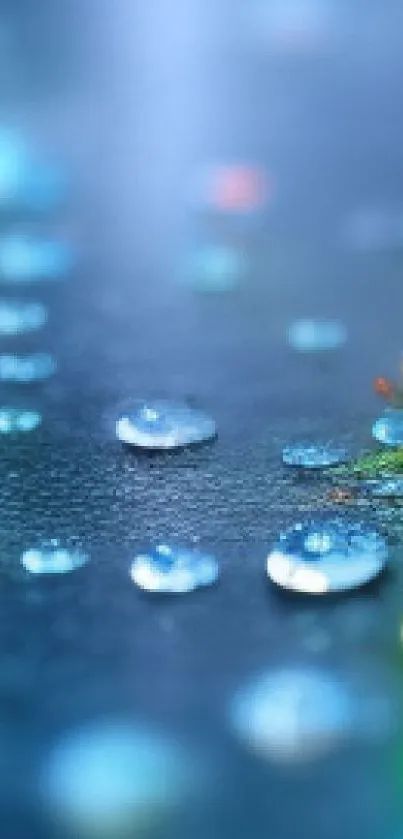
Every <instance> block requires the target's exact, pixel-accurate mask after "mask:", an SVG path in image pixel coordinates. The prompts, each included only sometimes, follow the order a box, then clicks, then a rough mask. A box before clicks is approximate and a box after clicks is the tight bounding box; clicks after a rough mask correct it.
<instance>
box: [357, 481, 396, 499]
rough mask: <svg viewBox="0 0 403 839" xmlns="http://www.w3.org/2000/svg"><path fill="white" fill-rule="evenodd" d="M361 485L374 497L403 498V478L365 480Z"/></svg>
mask: <svg viewBox="0 0 403 839" xmlns="http://www.w3.org/2000/svg"><path fill="white" fill-rule="evenodd" d="M360 486H361V487H362V488H363V489H364V490H366V491H367V492H369V493H370V494H371V495H373V496H374V498H403V478H381V479H379V480H373V481H363V482H362V483H361V484H360Z"/></svg>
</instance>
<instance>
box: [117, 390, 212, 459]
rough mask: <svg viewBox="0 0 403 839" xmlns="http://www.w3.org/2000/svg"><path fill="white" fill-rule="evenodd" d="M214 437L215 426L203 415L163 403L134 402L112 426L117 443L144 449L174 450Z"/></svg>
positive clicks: (161, 401)
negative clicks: (113, 426) (114, 428)
mask: <svg viewBox="0 0 403 839" xmlns="http://www.w3.org/2000/svg"><path fill="white" fill-rule="evenodd" d="M215 435H216V425H215V422H214V420H212V419H211V418H210V417H209V416H207V414H205V413H203V412H202V411H199V410H196V409H195V408H190V407H189V406H188V405H180V404H177V403H174V402H168V401H164V400H150V401H149V402H138V403H136V404H135V405H134V406H133V409H129V410H127V411H125V412H124V413H122V415H121V416H120V418H119V420H118V421H117V423H116V436H117V438H118V440H120V441H121V442H122V443H126V444H128V445H131V446H138V447H140V448H145V449H176V448H181V447H182V446H189V445H192V444H195V443H201V442H204V441H207V440H211V439H212V438H213V437H215Z"/></svg>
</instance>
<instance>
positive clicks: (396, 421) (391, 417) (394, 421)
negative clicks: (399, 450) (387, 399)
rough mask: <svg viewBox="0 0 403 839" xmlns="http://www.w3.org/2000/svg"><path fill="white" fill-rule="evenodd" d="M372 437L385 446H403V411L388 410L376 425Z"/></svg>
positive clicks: (400, 409)
mask: <svg viewBox="0 0 403 839" xmlns="http://www.w3.org/2000/svg"><path fill="white" fill-rule="evenodd" d="M372 436H373V437H374V438H375V440H378V442H379V443H383V444H384V445H385V446H403V409H402V408H388V409H387V410H386V411H385V412H384V413H383V414H382V416H381V417H379V419H377V421H376V422H375V423H374V425H373V427H372Z"/></svg>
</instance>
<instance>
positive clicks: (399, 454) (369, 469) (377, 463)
mask: <svg viewBox="0 0 403 839" xmlns="http://www.w3.org/2000/svg"><path fill="white" fill-rule="evenodd" d="M331 471H332V474H333V475H337V476H340V477H351V478H354V477H359V478H378V477H380V476H382V475H396V474H401V475H402V476H403V448H398V449H390V450H389V449H388V450H385V449H381V450H378V451H376V452H370V453H369V454H364V455H363V456H362V457H359V458H358V459H357V460H354V461H353V462H352V463H347V464H345V465H343V466H337V467H336V468H335V469H332V470H331Z"/></svg>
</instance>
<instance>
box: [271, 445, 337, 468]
mask: <svg viewBox="0 0 403 839" xmlns="http://www.w3.org/2000/svg"><path fill="white" fill-rule="evenodd" d="M347 459H348V455H347V451H346V449H344V448H343V447H341V446H334V445H332V444H331V443H324V444H321V445H316V444H314V443H295V444H293V445H291V446H286V447H285V448H284V449H283V463H284V464H285V465H286V466H298V467H300V468H301V469H324V468H326V467H328V466H335V465H336V464H337V463H343V462H344V461H346V460H347Z"/></svg>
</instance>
